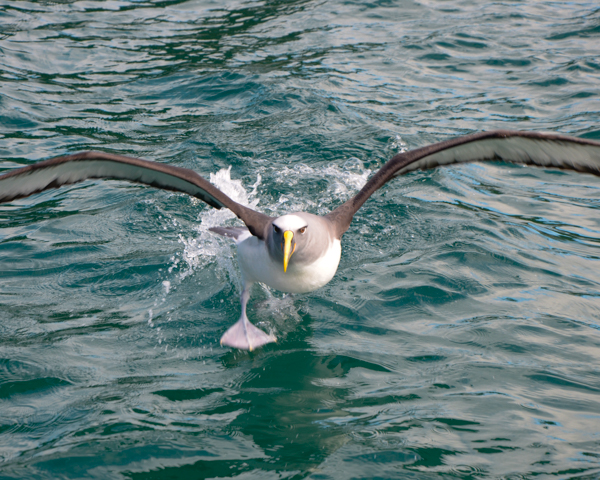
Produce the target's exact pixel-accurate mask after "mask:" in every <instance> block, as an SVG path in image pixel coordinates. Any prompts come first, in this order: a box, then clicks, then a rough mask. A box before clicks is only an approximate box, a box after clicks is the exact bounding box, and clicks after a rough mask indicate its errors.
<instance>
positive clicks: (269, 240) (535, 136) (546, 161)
mask: <svg viewBox="0 0 600 480" xmlns="http://www.w3.org/2000/svg"><path fill="white" fill-rule="evenodd" d="M494 160H495V161H503V162H511V163H517V164H524V165H532V166H536V167H542V168H559V169H564V170H573V171H576V172H582V173H589V174H592V175H596V176H600V142H598V141H593V140H588V139H584V138H577V137H570V136H565V135H559V134H551V133H538V132H524V131H507V130H497V131H490V132H482V133H475V134H471V135H466V136H462V137H457V138H454V139H450V140H446V141H443V142H439V143H435V144H432V145H428V146H425V147H422V148H418V149H415V150H411V151H407V152H403V153H399V154H398V155H396V156H394V157H393V158H392V159H391V160H389V161H388V162H387V163H385V164H384V165H383V167H381V168H380V169H379V170H378V171H377V172H376V173H375V174H374V175H373V176H372V177H371V178H370V179H369V181H368V182H367V183H366V184H365V186H364V187H363V188H362V189H361V190H360V191H359V192H358V193H357V194H356V195H355V196H354V197H352V198H351V199H350V200H348V201H347V202H345V203H343V204H342V205H340V206H339V207H337V208H336V209H335V210H333V211H331V212H330V213H328V214H327V215H325V216H318V215H313V214H311V213H306V212H295V213H290V214H286V215H282V216H280V217H277V218H273V217H270V216H268V215H265V214H263V213H260V212H257V211H255V210H253V209H251V208H248V207H246V206H243V205H241V204H239V203H237V202H235V201H233V200H232V199H231V198H229V197H228V196H227V195H225V194H224V193H223V192H221V191H220V190H219V189H218V188H216V187H215V186H214V185H212V184H211V183H210V182H208V181H207V180H205V179H204V178H202V177H201V176H200V175H198V174H197V173H196V172H194V171H193V170H189V169H187V168H181V167H176V166H172V165H166V164H163V163H158V162H153V161H149V160H142V159H140V158H133V157H127V156H123V155H115V154H110V153H103V152H94V151H88V152H82V153H76V154H73V155H66V156H61V157H56V158H52V159H49V160H45V161H42V162H39V163H35V164H32V165H29V166H26V167H22V168H16V169H14V170H10V171H9V172H7V173H4V174H3V175H0V203H5V202H10V201H12V200H16V199H19V198H23V197H27V196H29V195H33V194H34V193H38V192H42V191H44V190H47V189H50V188H58V187H61V186H63V185H70V184H73V183H78V182H82V181H84V180H87V179H107V180H126V181H129V182H135V183H141V184H145V185H149V186H152V187H156V188H161V189H163V190H171V191H175V192H183V193H186V194H188V195H191V196H193V197H196V198H199V199H200V200H203V201H204V202H206V203H208V204H209V205H211V206H212V207H214V208H217V209H221V208H228V209H229V210H231V211H232V212H233V213H234V214H235V215H236V216H237V217H238V218H239V219H240V220H241V221H242V222H243V223H244V224H245V227H242V226H239V227H214V228H211V230H212V231H213V232H215V233H217V234H220V235H224V236H226V237H229V238H232V239H233V240H235V242H236V244H237V249H238V262H239V266H240V270H241V274H242V292H241V296H240V297H241V316H240V319H239V320H238V321H237V322H236V323H235V324H234V325H233V326H231V327H230V328H229V329H228V330H227V331H226V332H225V333H224V334H223V336H222V337H221V344H222V345H226V346H229V347H233V348H238V349H242V350H254V349H256V348H259V347H261V346H263V345H265V344H267V343H270V342H274V341H276V338H275V337H274V336H272V335H269V334H267V333H265V332H264V331H262V330H261V329H259V328H257V327H255V326H254V325H253V324H252V323H250V321H249V320H248V316H247V314H246V306H247V304H248V299H249V297H250V287H251V286H252V285H253V284H254V283H256V282H260V283H263V284H265V285H268V286H269V287H272V288H274V289H276V290H280V291H282V292H288V293H306V292H311V291H313V290H316V289H318V288H320V287H323V286H324V285H326V284H327V283H328V282H329V281H330V280H331V279H332V278H333V276H334V275H335V273H336V271H337V268H338V265H339V262H340V256H341V252H342V249H341V239H342V235H343V234H344V233H345V232H346V231H347V230H348V228H349V227H350V223H351V222H352V218H353V216H354V214H355V213H356V212H357V211H358V209H359V208H360V207H361V206H362V205H363V203H365V201H367V200H368V199H369V197H370V196H371V195H373V193H374V192H375V191H377V190H378V189H379V188H381V187H382V186H383V185H385V184H386V183H387V182H388V181H390V180H391V179H392V178H394V177H397V176H399V175H405V174H407V173H409V172H411V171H414V170H428V169H433V168H437V167H441V166H448V165H453V164H458V163H468V162H481V161H494Z"/></svg>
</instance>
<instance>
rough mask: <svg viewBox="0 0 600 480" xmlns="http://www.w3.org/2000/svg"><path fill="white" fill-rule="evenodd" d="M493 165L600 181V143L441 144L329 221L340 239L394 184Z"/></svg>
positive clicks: (516, 139)
mask: <svg viewBox="0 0 600 480" xmlns="http://www.w3.org/2000/svg"><path fill="white" fill-rule="evenodd" d="M487 160H500V161H504V162H512V163H520V164H525V165H534V166H537V167H544V168H561V169H565V170H574V171H576V172H583V173H591V174H592V175H598V176H600V142H596V141H593V140H586V139H583V138H576V137H568V136H565V135H556V134H545V133H537V132H519V131H509V130H497V131H492V132H483V133H475V134H473V135H466V136H464V137H458V138H454V139H451V140H446V141H444V142H440V143H435V144H433V145H428V146H426V147H423V148H418V149H416V150H411V151H409V152H405V153H400V154H398V155H396V156H395V157H394V158H392V159H391V160H389V161H388V162H387V163H386V164H385V165H384V166H383V167H381V169H380V170H379V171H378V172H377V173H376V174H375V175H374V176H373V177H371V179H370V180H369V181H368V182H367V184H366V185H365V186H364V187H363V188H362V190H361V191H360V192H358V194H356V195H355V196H354V197H353V198H351V199H350V200H348V201H347V202H346V203H344V204H343V205H341V206H339V207H338V208H337V209H335V210H334V211H332V212H331V213H330V214H328V215H327V216H326V218H328V219H329V220H330V221H331V222H333V224H334V225H335V229H336V232H337V234H338V238H339V237H341V236H342V234H343V233H344V232H345V231H346V230H347V229H348V227H349V226H350V222H351V221H352V217H353V216H354V214H355V213H356V212H357V211H358V209H359V208H360V207H361V206H362V204H363V203H364V202H365V201H366V200H367V199H368V198H369V197H370V196H371V195H372V194H373V193H374V192H375V191H376V190H377V189H379V188H381V187H382V186H383V185H384V184H385V183H386V182H388V181H389V180H391V179H392V178H394V177H396V176H398V175H404V174H405V173H408V172H411V171H413V170H418V169H421V170H428V169H431V168H437V167H440V166H447V165H453V164H456V163H468V162H479V161H487Z"/></svg>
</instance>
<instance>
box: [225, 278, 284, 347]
mask: <svg viewBox="0 0 600 480" xmlns="http://www.w3.org/2000/svg"><path fill="white" fill-rule="evenodd" d="M250 286H251V284H250V285H244V289H243V290H242V294H241V296H240V300H241V302H242V316H241V317H240V319H239V320H238V321H237V322H235V324H234V325H232V326H231V327H229V329H228V330H227V331H226V332H225V333H224V334H223V336H222V337H221V345H226V346H228V347H233V348H239V349H240V350H250V351H252V350H254V349H255V348H259V347H262V346H263V345H266V344H267V343H271V342H275V341H276V338H275V337H274V336H272V335H267V334H266V333H265V332H263V331H262V330H261V329H260V328H256V327H255V326H254V325H252V324H251V323H250V320H248V317H247V316H246V305H247V304H248V299H249V298H250Z"/></svg>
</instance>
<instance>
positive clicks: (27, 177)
mask: <svg viewBox="0 0 600 480" xmlns="http://www.w3.org/2000/svg"><path fill="white" fill-rule="evenodd" d="M92 178H102V179H112V180H127V181H130V182H135V183H142V184H145V185H150V186H152V187H156V188H161V189H163V190H171V191H175V192H183V193H187V194H188V195H191V196H193V197H196V198H199V199H201V200H204V201H205V202H206V203H208V204H209V205H211V206H213V207H215V208H217V209H221V208H228V209H229V210H231V211H232V212H233V213H234V214H235V215H237V217H238V218H239V219H240V220H242V221H243V222H244V223H245V224H246V225H247V226H248V229H249V230H250V232H251V233H252V234H253V235H255V236H257V237H259V238H261V239H264V235H265V229H266V226H267V225H268V224H269V223H270V221H271V218H270V217H269V216H267V215H264V214H262V213H259V212H256V211H254V210H252V209H250V208H247V207H244V206H243V205H240V204H239V203H237V202H235V201H233V200H232V199H231V198H229V197H228V196H227V195H225V194H224V193H223V192H221V190H219V189H218V188H216V187H215V186H214V185H212V184H211V183H210V182H208V181H207V180H205V179H204V178H202V177H201V176H200V175H198V174H197V173H196V172H194V171H193V170H189V169H187V168H181V167H174V166H172V165H165V164H163V163H158V162H151V161H149V160H142V159H140V158H133V157H126V156H123V155H113V154H110V153H103V152H82V153H77V154H75V155H66V156H64V157H57V158H53V159H50V160H46V161H43V162H39V163H36V164H33V165H29V166H27V167H23V168H17V169H16V170H12V171H10V172H8V173H5V174H4V175H0V203H4V202H10V201H11V200H15V199H18V198H23V197H27V196H29V195H32V194H34V193H38V192H41V191H43V190H47V189H50V188H58V187H60V186H62V185H69V184H72V183H78V182H82V181H84V180H87V179H92Z"/></svg>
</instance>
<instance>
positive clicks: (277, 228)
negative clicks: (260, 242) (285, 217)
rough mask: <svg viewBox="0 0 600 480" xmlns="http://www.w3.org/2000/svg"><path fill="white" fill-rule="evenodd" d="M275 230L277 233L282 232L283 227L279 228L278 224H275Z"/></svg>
mask: <svg viewBox="0 0 600 480" xmlns="http://www.w3.org/2000/svg"><path fill="white" fill-rule="evenodd" d="M273 231H274V232H275V233H281V228H279V227H278V226H277V225H273Z"/></svg>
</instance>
